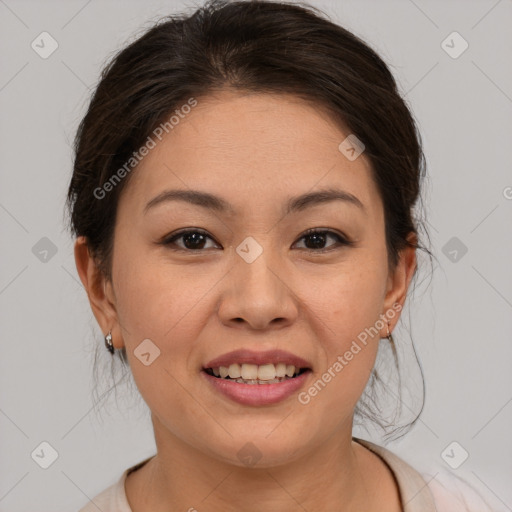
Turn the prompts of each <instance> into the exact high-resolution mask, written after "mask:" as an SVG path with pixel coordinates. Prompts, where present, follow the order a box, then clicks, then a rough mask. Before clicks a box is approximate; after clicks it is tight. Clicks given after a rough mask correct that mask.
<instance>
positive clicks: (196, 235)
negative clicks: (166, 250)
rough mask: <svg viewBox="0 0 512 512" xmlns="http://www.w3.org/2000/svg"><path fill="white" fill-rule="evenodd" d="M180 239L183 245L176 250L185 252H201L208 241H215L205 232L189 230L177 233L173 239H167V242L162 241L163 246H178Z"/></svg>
mask: <svg viewBox="0 0 512 512" xmlns="http://www.w3.org/2000/svg"><path fill="white" fill-rule="evenodd" d="M180 239H181V240H182V244H183V245H182V246H180V245H178V248H177V249H176V250H183V251H200V250H202V249H204V248H205V244H206V242H207V239H210V240H213V238H211V237H210V236H209V235H207V234H206V232H205V231H202V230H198V229H193V230H190V229H189V230H186V231H180V232H179V233H175V234H174V235H172V236H171V237H168V238H166V239H165V240H163V241H162V245H165V246H173V245H177V244H176V241H177V240H180ZM171 248H172V247H171Z"/></svg>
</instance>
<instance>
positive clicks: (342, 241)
mask: <svg viewBox="0 0 512 512" xmlns="http://www.w3.org/2000/svg"><path fill="white" fill-rule="evenodd" d="M191 233H198V234H201V235H204V236H206V237H207V238H210V239H211V240H213V238H212V237H211V236H210V235H208V233H207V232H206V231H203V230H202V229H186V230H183V231H179V232H177V233H174V234H173V235H171V236H170V237H166V238H164V239H163V240H162V241H161V242H160V245H164V246H167V247H168V246H171V245H174V242H175V241H176V240H178V239H180V238H183V237H184V236H185V235H189V234H191ZM314 234H324V235H331V236H333V237H335V238H337V239H338V244H339V246H352V245H354V242H352V241H351V240H348V239H347V238H346V237H345V236H343V235H341V234H339V233H337V232H336V231H332V230H330V229H319V228H312V229H308V230H307V231H306V232H305V233H303V234H302V235H301V236H300V238H299V240H301V239H302V238H305V237H307V236H311V235H314ZM339 246H338V248H340V247H339ZM170 249H171V250H173V251H182V252H197V253H200V252H204V251H205V250H206V249H186V248H185V249H184V248H182V247H178V248H172V247H171V248H170ZM335 249H336V246H334V248H327V249H300V250H303V251H307V252H313V253H321V254H322V253H327V252H331V251H333V250H335Z"/></svg>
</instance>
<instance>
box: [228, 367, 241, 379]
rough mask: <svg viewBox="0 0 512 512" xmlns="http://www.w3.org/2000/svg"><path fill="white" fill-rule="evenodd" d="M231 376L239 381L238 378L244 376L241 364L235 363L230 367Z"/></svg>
mask: <svg viewBox="0 0 512 512" xmlns="http://www.w3.org/2000/svg"><path fill="white" fill-rule="evenodd" d="M229 376H230V377H231V378H232V379H238V377H241V376H242V369H241V368H240V365H239V364H237V363H234V364H230V365H229Z"/></svg>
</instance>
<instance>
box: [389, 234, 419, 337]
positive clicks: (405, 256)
mask: <svg viewBox="0 0 512 512" xmlns="http://www.w3.org/2000/svg"><path fill="white" fill-rule="evenodd" d="M407 240H408V241H409V242H410V243H411V244H413V245H414V247H410V246H406V247H405V248H404V249H403V250H402V251H401V252H400V254H399V261H398V263H397V266H396V268H395V270H394V272H393V273H392V274H391V273H390V275H389V277H388V284H387V291H386V297H385V299H384V312H383V314H384V315H385V313H386V311H389V310H390V309H395V310H396V309H397V304H400V311H401V310H402V308H403V306H404V303H405V299H406V297H407V291H408V289H409V284H410V282H411V280H412V278H413V276H414V272H415V270H416V265H417V262H416V247H415V246H416V245H417V243H418V237H417V236H416V234H415V233H410V234H409V236H408V237H407ZM393 306H394V308H393ZM399 318H400V315H399V314H398V315H395V316H394V317H393V318H392V319H390V320H389V332H392V331H393V329H394V326H395V325H396V323H397V322H398V319H399ZM386 336H387V328H385V333H384V336H383V337H386Z"/></svg>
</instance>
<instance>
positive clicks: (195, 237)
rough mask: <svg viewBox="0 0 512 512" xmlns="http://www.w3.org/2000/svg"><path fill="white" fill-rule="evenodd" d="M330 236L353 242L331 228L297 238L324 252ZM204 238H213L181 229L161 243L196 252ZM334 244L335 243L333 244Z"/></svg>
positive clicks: (309, 231) (343, 242) (339, 243)
mask: <svg viewBox="0 0 512 512" xmlns="http://www.w3.org/2000/svg"><path fill="white" fill-rule="evenodd" d="M329 237H331V238H334V239H335V240H336V241H337V242H338V245H341V246H343V245H352V244H353V242H351V241H349V240H348V239H347V238H345V237H343V236H342V235H339V234H338V233H336V232H335V231H331V230H321V229H310V230H308V231H307V232H306V233H304V234H303V235H302V236H301V237H300V238H299V240H302V239H305V240H308V241H309V242H310V243H308V244H306V245H310V246H311V245H312V246H313V247H306V248H305V250H310V251H313V252H326V251H331V250H333V249H325V248H323V247H320V246H321V245H323V244H325V243H326V240H327V239H328V238H329ZM206 239H210V240H213V238H212V237H210V236H209V235H208V234H207V233H206V232H205V231H202V230H199V229H193V230H190V229H189V230H187V231H181V232H179V233H175V234H174V235H172V236H171V237H169V238H166V239H164V240H163V241H162V242H161V243H162V245H165V246H171V245H176V246H178V249H176V250H185V251H195V252H198V251H200V250H201V249H204V248H205V247H204V245H205V242H206ZM178 240H183V242H184V243H183V246H180V245H178V244H177V243H176V242H177V241H178ZM334 245H336V244H334ZM301 249H302V248H301Z"/></svg>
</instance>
